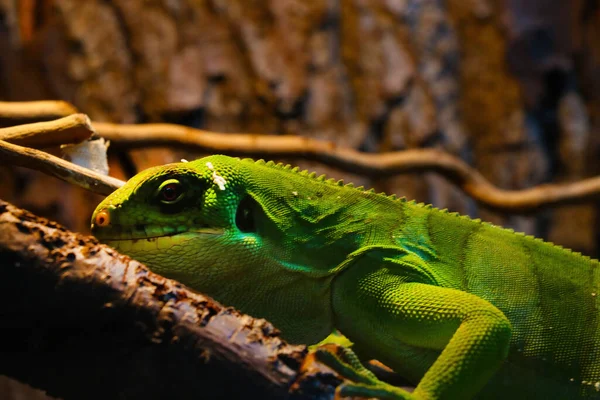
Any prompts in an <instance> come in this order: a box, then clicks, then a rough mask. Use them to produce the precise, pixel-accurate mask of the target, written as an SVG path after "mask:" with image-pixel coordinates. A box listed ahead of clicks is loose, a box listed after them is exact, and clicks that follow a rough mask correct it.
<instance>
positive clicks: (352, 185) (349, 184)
mask: <svg viewBox="0 0 600 400" xmlns="http://www.w3.org/2000/svg"><path fill="white" fill-rule="evenodd" d="M346 187H347V188H354V183H352V182H350V183H348V184H347V185H346Z"/></svg>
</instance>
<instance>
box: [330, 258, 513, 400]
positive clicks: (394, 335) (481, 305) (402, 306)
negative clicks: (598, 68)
mask: <svg viewBox="0 0 600 400" xmlns="http://www.w3.org/2000/svg"><path fill="white" fill-rule="evenodd" d="M369 258H370V257H363V258H361V259H360V260H359V261H358V262H356V263H354V265H352V266H351V267H349V268H348V269H347V270H346V271H344V272H343V273H342V274H341V275H340V276H339V277H337V278H336V279H335V280H334V283H333V292H332V304H333V309H334V314H335V323H336V327H337V328H338V329H340V330H341V331H342V332H343V333H344V334H345V335H347V336H348V337H349V338H350V340H352V341H353V342H354V343H355V344H356V346H358V347H359V348H361V349H367V350H368V351H369V352H370V354H371V355H372V356H373V357H374V358H378V359H379V360H380V361H382V362H384V363H386V364H388V365H389V366H391V367H392V368H394V369H395V370H396V371H397V372H398V373H400V374H401V375H404V376H406V377H408V378H412V379H414V380H416V381H418V385H417V387H416V389H415V391H414V392H413V393H408V392H405V391H404V393H402V392H398V390H397V389H396V388H394V390H393V392H395V393H396V394H397V395H396V398H399V399H400V398H404V399H455V398H456V399H469V398H471V397H473V396H474V395H475V394H476V393H477V392H478V391H479V390H480V389H481V388H482V387H483V386H484V385H485V384H486V383H487V382H488V380H489V379H490V378H491V377H492V375H493V374H494V373H495V372H496V371H497V370H498V368H499V366H500V365H501V363H502V362H503V360H504V359H505V358H506V356H507V353H508V348H509V341H510V337H511V325H510V322H509V321H508V319H507V318H506V316H505V315H504V314H503V313H502V312H501V311H500V310H499V309H497V308H496V307H494V306H493V305H492V304H490V303H489V302H487V301H485V300H483V299H481V298H479V297H477V296H475V295H472V294H469V293H466V292H463V291H459V290H455V289H448V288H443V287H438V286H435V285H431V284H425V283H418V282H407V279H406V277H405V276H402V266H401V265H397V266H396V268H388V267H386V266H372V265H364V262H365V261H367V260H369ZM395 262H396V263H399V264H401V261H395ZM419 378H420V380H419ZM415 383H416V382H415ZM375 386H376V387H373V389H374V391H373V392H370V391H369V385H368V384H366V385H365V383H364V382H363V383H357V384H356V385H350V386H346V387H345V388H342V394H343V395H351V394H353V395H356V394H361V395H364V396H365V397H368V396H374V395H376V394H377V393H380V392H381V386H380V385H375Z"/></svg>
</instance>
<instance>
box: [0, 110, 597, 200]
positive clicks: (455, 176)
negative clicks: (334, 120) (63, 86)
mask: <svg viewBox="0 0 600 400" xmlns="http://www.w3.org/2000/svg"><path fill="white" fill-rule="evenodd" d="M72 112H76V109H75V108H74V107H73V106H71V105H70V104H68V103H65V102H62V101H45V102H24V103H6V102H0V118H42V117H49V116H56V115H65V114H68V113H72ZM94 126H95V127H96V129H97V130H98V132H99V133H101V134H102V136H104V137H105V138H107V139H109V140H112V141H113V142H114V145H117V146H119V145H120V146H123V147H146V146H160V145H165V146H167V145H168V146H182V147H185V148H189V147H195V148H197V149H200V150H204V151H210V152H224V153H229V154H238V155H245V156H254V157H271V158H277V157H292V158H306V159H312V160H316V161H320V162H322V163H324V164H328V165H332V166H335V167H338V168H341V169H343V170H346V171H350V172H356V173H362V174H365V175H371V176H390V175H395V174H399V173H406V172H417V171H422V172H427V171H434V172H437V173H439V174H441V175H443V176H445V177H447V178H448V179H449V180H450V181H452V182H454V183H455V184H456V185H457V186H458V187H459V188H461V189H462V190H463V191H464V192H466V193H467V194H468V195H470V196H472V197H473V198H474V199H475V200H477V201H478V202H479V203H481V204H482V205H484V206H487V207H490V208H494V209H497V210H499V211H511V212H532V211H536V210H538V209H540V208H542V207H548V206H552V205H559V204H568V203H576V202H583V201H588V200H591V199H595V198H598V197H599V196H600V177H595V178H589V179H584V180H581V181H578V182H574V183H567V184H547V185H539V186H536V187H533V188H530V189H524V190H502V189H499V188H497V187H495V186H494V185H492V184H491V183H490V182H489V181H487V180H486V179H485V178H484V177H483V176H482V175H481V174H480V173H479V172H477V171H476V170H475V169H473V168H471V167H469V166H468V165H467V164H466V163H464V162H463V161H462V160H460V159H458V158H456V157H454V156H452V155H449V154H447V153H443V152H440V151H436V150H408V151H400V152H390V153H381V154H368V153H361V152H358V151H355V150H353V149H348V148H341V147H336V146H335V144H333V143H331V142H323V141H318V140H314V139H310V138H303V137H297V136H270V135H251V134H221V133H213V132H207V131H203V130H198V129H192V128H187V127H183V126H179V125H173V124H146V125H116V124H109V123H95V124H94ZM84 187H86V186H84ZM93 187H94V186H92V188H93ZM102 190H103V191H101V192H100V193H105V192H104V189H102Z"/></svg>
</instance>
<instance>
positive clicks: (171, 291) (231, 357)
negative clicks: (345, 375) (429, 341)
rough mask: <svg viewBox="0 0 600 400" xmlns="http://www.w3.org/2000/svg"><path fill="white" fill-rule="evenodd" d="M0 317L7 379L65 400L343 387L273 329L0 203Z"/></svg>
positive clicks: (320, 392) (322, 391) (295, 394)
mask: <svg viewBox="0 0 600 400" xmlns="http://www.w3.org/2000/svg"><path fill="white" fill-rule="evenodd" d="M198 262H203V261H202V260H201V259H199V260H198ZM0 315H1V316H2V333H3V340H2V341H0V354H2V357H0V375H8V376H11V377H14V378H17V379H19V380H21V381H24V382H26V383H29V384H31V385H32V386H34V387H38V388H42V389H45V390H46V391H47V392H48V393H49V394H50V395H54V396H57V397H60V398H63V399H65V400H69V399H82V398H85V399H90V400H94V399H98V400H100V399H102V400H104V399H115V398H127V399H130V400H136V399H140V400H141V399H148V398H159V399H166V398H176V399H198V398H209V399H210V398H227V399H235V398H239V399H244V398H260V399H282V398H289V399H291V398H293V399H296V400H302V399H307V400H308V399H311V398H319V399H331V398H333V394H334V390H335V387H336V386H337V385H339V384H340V383H341V382H342V380H341V378H340V377H339V376H338V375H336V374H334V373H333V372H332V371H331V370H329V369H328V368H327V367H325V366H323V365H322V364H320V363H319V362H317V361H316V360H314V358H311V357H306V347H305V346H294V345H289V344H287V343H285V342H284V341H283V340H282V339H281V338H280V337H279V332H278V331H277V330H276V329H274V328H273V326H272V325H271V324H270V323H269V322H267V321H265V320H262V319H254V318H252V317H249V316H247V315H243V314H241V313H239V312H238V311H235V310H233V309H231V308H227V307H224V306H222V305H220V304H218V303H217V302H215V301H214V300H212V299H210V298H208V297H206V296H204V295H201V294H198V293H194V292H192V291H191V290H189V289H187V288H186V287H184V286H182V285H181V284H180V283H178V282H175V281H172V280H169V279H166V278H163V277H161V276H159V275H156V274H153V273H152V272H150V271H149V270H148V269H147V268H146V267H145V266H143V265H142V264H140V263H139V262H137V261H134V260H132V259H130V258H128V257H126V256H123V255H121V254H119V253H117V252H116V251H115V250H113V249H111V248H109V247H108V246H104V245H101V244H99V243H98V241H97V240H96V239H94V238H92V237H90V236H83V235H80V234H76V233H73V232H69V231H68V230H66V229H65V228H63V227H61V226H60V225H58V224H56V223H53V222H50V221H48V220H45V219H43V218H40V217H36V216H35V215H33V214H31V213H29V212H27V211H24V210H20V209H18V208H16V207H14V206H12V205H10V204H8V203H6V202H3V201H1V200H0Z"/></svg>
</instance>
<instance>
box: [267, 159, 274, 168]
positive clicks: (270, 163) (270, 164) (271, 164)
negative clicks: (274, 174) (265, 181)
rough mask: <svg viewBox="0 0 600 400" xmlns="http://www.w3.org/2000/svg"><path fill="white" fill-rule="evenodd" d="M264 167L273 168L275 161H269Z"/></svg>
mask: <svg viewBox="0 0 600 400" xmlns="http://www.w3.org/2000/svg"><path fill="white" fill-rule="evenodd" d="M266 165H267V167H272V166H274V165H275V161H271V160H269V161H267V164H266Z"/></svg>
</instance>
